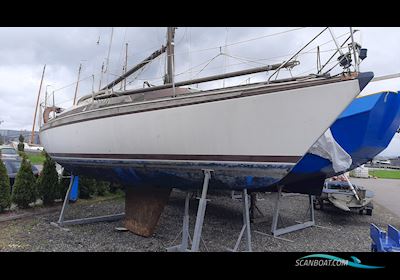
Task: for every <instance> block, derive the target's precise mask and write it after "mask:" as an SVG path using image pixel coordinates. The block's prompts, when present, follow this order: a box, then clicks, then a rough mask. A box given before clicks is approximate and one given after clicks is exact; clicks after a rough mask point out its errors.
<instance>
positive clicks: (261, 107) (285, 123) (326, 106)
mask: <svg viewBox="0 0 400 280" xmlns="http://www.w3.org/2000/svg"><path fill="white" fill-rule="evenodd" d="M359 93H360V86H359V82H358V80H357V79H354V80H348V81H341V82H336V83H328V84H323V85H317V86H312V87H304V88H297V89H291V90H285V91H279V92H276V93H267V94H257V95H252V96H246V97H240V98H232V99H227V100H219V101H213V102H206V103H200V104H192V105H186V106H177V107H171V108H164V109H160V110H151V111H145V112H136V113H132V114H129V113H125V114H123V115H114V116H109V117H103V118H98V119H88V120H86V121H80V122H73V123H71V124H64V125H59V126H57V125H54V124H56V122H59V123H60V124H61V123H63V122H67V120H68V119H69V118H71V116H66V117H61V116H60V117H59V118H57V119H56V122H53V124H49V125H48V126H47V127H46V126H45V127H44V129H42V130H41V132H40V139H41V143H42V144H43V146H44V147H45V149H46V151H47V152H48V153H49V154H50V155H52V156H53V157H54V158H55V159H56V160H57V161H58V162H60V163H61V164H62V163H65V162H68V161H70V162H72V165H79V164H80V162H81V163H82V164H86V165H88V164H89V165H97V166H103V167H106V166H107V165H109V164H110V162H113V166H114V167H115V166H118V162H120V163H121V165H123V166H127V165H128V166H129V165H130V164H131V166H132V167H135V165H137V164H139V165H140V166H142V167H143V164H145V163H146V162H148V163H149V165H148V166H147V167H149V166H150V167H152V168H153V166H154V168H155V169H157V168H161V169H162V168H164V167H165V168H167V169H168V168H169V169H171V168H172V169H173V168H174V166H176V165H179V164H180V165H182V164H183V166H184V165H185V163H188V162H190V163H193V164H194V165H193V168H198V167H205V166H207V165H208V164H211V165H213V169H214V176H216V177H217V178H218V175H219V174H220V175H221V176H222V177H220V178H225V177H226V176H235V172H236V174H237V175H238V176H239V175H240V174H239V173H242V175H245V174H246V175H252V176H253V175H255V173H254V172H256V173H258V174H259V176H261V177H262V176H264V175H266V176H269V175H268V174H267V173H268V172H269V171H268V170H267V169H268V168H263V167H266V166H271V165H281V167H282V164H284V168H283V169H282V168H280V170H281V171H280V172H278V173H276V174H275V175H274V176H272V177H274V179H277V180H279V179H281V178H282V177H283V176H285V175H286V174H287V172H289V171H290V168H291V167H292V166H293V165H294V164H295V163H296V162H297V161H298V160H300V158H301V157H302V156H303V155H304V154H305V153H306V152H307V150H308V149H309V148H310V146H311V145H312V144H313V143H314V142H315V141H316V140H317V139H318V138H319V137H320V136H321V135H322V134H323V132H324V131H325V130H326V129H327V128H328V127H329V126H330V125H331V124H332V123H333V122H334V121H335V119H336V117H337V116H338V115H339V114H340V113H341V112H342V111H343V110H344V109H345V108H346V107H347V105H349V104H350V102H351V101H352V100H353V98H354V97H356V96H357V95H358V94H359ZM185 98H186V99H187V98H188V97H185ZM189 98H191V97H189ZM148 103H150V102H148ZM129 106H135V105H123V106H119V107H118V108H116V109H113V110H118V111H122V110H128V109H129ZM98 110H99V112H100V111H102V112H104V110H112V109H110V108H107V109H98ZM82 114H85V113H80V114H79V115H82ZM72 117H73V116H72ZM91 155H93V156H91ZM158 163H159V164H161V165H162V166H164V167H161V166H160V165H158V167H157V166H156V165H157V164H158ZM227 164H228V165H229V172H231V173H229V174H230V175H229V174H228V173H227V172H226V169H227ZM238 164H239V165H238ZM243 164H249V166H250V165H251V166H252V167H249V168H243ZM235 166H237V168H236V167H235ZM254 166H259V167H260V169H259V170H256V169H257V168H254ZM136 167H137V166H136ZM250 169H251V170H250ZM278 169H279V168H278ZM224 170H225V171H224ZM232 171H233V172H234V173H232ZM176 172H178V173H179V170H176ZM176 172H175V173H176ZM263 172H264V175H263V174H262V173H263ZM260 173H261V175H260ZM227 174H228V175H227ZM221 180H223V179H221Z"/></svg>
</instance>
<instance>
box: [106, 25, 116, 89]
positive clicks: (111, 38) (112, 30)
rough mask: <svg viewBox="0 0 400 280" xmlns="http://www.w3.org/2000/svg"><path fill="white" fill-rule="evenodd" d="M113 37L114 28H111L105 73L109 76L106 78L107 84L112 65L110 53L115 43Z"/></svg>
mask: <svg viewBox="0 0 400 280" xmlns="http://www.w3.org/2000/svg"><path fill="white" fill-rule="evenodd" d="M113 36H114V27H111V36H110V45H109V46H108V54H107V64H106V70H105V71H104V72H105V73H107V76H106V79H107V83H108V76H109V71H108V67H109V65H110V53H111V45H112V41H113Z"/></svg>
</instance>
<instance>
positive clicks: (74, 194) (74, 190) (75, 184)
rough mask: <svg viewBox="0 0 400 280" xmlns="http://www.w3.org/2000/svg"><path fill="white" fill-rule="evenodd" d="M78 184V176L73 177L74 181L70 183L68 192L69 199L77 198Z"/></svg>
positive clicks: (75, 199) (74, 199)
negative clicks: (70, 186)
mask: <svg viewBox="0 0 400 280" xmlns="http://www.w3.org/2000/svg"><path fill="white" fill-rule="evenodd" d="M78 186H79V176H75V177H74V182H73V183H72V188H71V192H70V193H69V201H74V202H75V201H77V200H78Z"/></svg>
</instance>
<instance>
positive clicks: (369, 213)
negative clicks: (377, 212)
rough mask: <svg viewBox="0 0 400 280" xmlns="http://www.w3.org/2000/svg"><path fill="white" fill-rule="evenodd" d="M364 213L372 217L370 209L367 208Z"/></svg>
mask: <svg viewBox="0 0 400 280" xmlns="http://www.w3.org/2000/svg"><path fill="white" fill-rule="evenodd" d="M365 213H366V214H367V215H368V216H372V209H371V208H368V209H367V210H365Z"/></svg>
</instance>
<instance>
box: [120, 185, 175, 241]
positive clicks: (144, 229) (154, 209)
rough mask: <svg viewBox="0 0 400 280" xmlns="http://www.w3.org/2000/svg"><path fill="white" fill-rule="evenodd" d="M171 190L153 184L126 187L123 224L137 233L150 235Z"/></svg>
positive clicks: (145, 235)
mask: <svg viewBox="0 0 400 280" xmlns="http://www.w3.org/2000/svg"><path fill="white" fill-rule="evenodd" d="M171 190H172V189H167V188H157V187H154V186H140V187H128V188H126V196H125V220H124V226H125V227H126V228H127V229H128V230H129V231H131V232H133V233H135V234H137V235H141V236H144V237H149V236H151V235H152V234H153V233H154V231H155V229H156V226H157V223H158V220H159V219H160V216H161V213H162V212H163V210H164V207H165V205H166V204H167V202H168V199H169V196H170V194H171Z"/></svg>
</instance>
